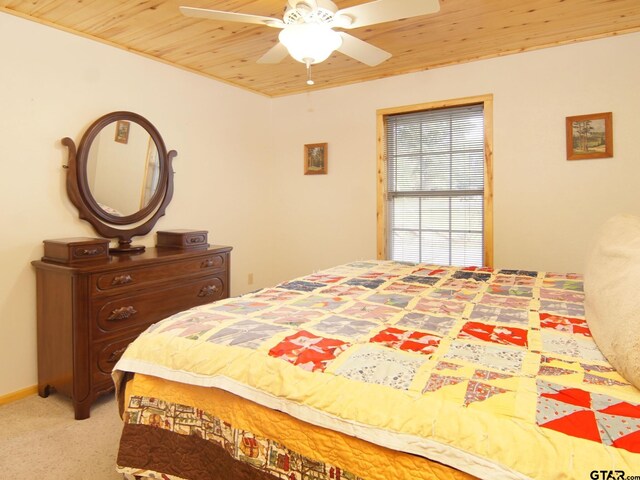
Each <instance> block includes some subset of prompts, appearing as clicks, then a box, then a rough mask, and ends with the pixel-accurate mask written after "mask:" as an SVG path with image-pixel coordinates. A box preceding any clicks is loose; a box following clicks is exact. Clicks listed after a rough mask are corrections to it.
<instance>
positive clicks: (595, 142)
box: [567, 112, 613, 160]
mask: <svg viewBox="0 0 640 480" xmlns="http://www.w3.org/2000/svg"><path fill="white" fill-rule="evenodd" d="M608 157H613V125H612V116H611V112H606V113H592V114H591V115H578V116H575V117H567V160H584V159H588V158H608Z"/></svg>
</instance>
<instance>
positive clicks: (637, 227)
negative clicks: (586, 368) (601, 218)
mask: <svg viewBox="0 0 640 480" xmlns="http://www.w3.org/2000/svg"><path fill="white" fill-rule="evenodd" d="M584 291H585V313H586V320H587V323H588V325H589V329H590V330H591V333H592V335H593V339H594V340H595V342H596V344H597V345H598V347H599V348H600V350H601V351H602V353H603V354H604V356H605V357H606V358H607V360H609V362H610V363H611V365H613V366H614V367H615V369H616V370H617V371H618V373H620V375H622V376H623V377H624V378H626V379H627V380H628V381H629V382H631V383H632V384H633V385H635V386H636V387H637V388H640V218H638V217H635V216H633V215H627V214H620V215H616V216H615V217H613V218H611V219H610V220H608V221H607V222H606V223H605V224H604V226H603V228H602V231H601V232H600V236H599V238H598V240H597V243H596V246H595V248H594V249H593V252H592V253H591V256H590V258H589V260H588V263H587V267H586V270H585V274H584Z"/></svg>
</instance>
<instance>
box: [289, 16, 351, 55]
mask: <svg viewBox="0 0 640 480" xmlns="http://www.w3.org/2000/svg"><path fill="white" fill-rule="evenodd" d="M278 38H279V40H280V42H282V44H283V45H284V46H285V47H287V50H288V51H289V55H291V56H292V57H293V58H294V59H296V60H297V61H298V62H300V63H305V64H308V63H311V64H316V63H320V62H324V61H325V60H326V59H327V58H329V56H330V55H331V54H332V53H333V52H334V51H335V50H337V49H338V48H340V47H341V46H342V37H341V36H340V34H339V33H338V32H335V31H333V30H332V29H331V28H329V27H327V26H326V25H320V24H317V23H302V24H296V25H287V26H286V27H285V28H284V29H283V30H282V31H281V32H280V35H279V37H278Z"/></svg>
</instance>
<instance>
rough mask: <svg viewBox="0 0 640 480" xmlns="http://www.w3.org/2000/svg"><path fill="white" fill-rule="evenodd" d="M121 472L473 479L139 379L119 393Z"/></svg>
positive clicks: (244, 406)
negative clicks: (121, 431) (121, 429)
mask: <svg viewBox="0 0 640 480" xmlns="http://www.w3.org/2000/svg"><path fill="white" fill-rule="evenodd" d="M120 392H121V398H120V401H121V402H122V403H121V406H122V409H123V410H122V411H123V412H124V414H123V420H124V422H125V425H124V429H123V433H122V437H121V440H120V449H119V453H118V460H117V462H118V471H120V472H121V473H123V474H125V475H126V476H127V477H129V478H134V477H135V478H155V479H158V478H164V479H188V480H244V479H247V480H248V479H251V480H275V479H278V480H388V479H391V478H393V479H394V480H436V479H437V480H462V479H464V480H468V479H472V478H474V477H472V476H470V475H468V474H466V473H464V472H461V471H459V470H456V469H453V468H451V467H448V466H446V465H443V464H441V463H437V462H433V461H430V460H428V459H426V458H423V457H419V456H415V455H411V454H407V453H403V452H398V451H395V450H391V449H388V448H384V447H381V446H378V445H375V444H372V443H369V442H366V441H364V440H360V439H358V438H355V437H351V436H349V435H345V434H341V433H338V432H335V431H332V430H328V429H325V428H322V427H318V426H315V425H311V424H308V423H305V422H302V421H300V420H297V419H295V418H293V417H291V416H289V415H287V414H285V413H282V412H279V411H276V410H271V409H269V408H266V407H263V406H261V405H258V404H256V403H254V402H251V401H249V400H245V399H243V398H241V397H238V396H236V395H233V394H230V393H228V392H225V391H222V390H219V389H215V388H205V387H196V386H193V385H183V384H179V383H174V382H171V381H167V380H163V379H159V378H156V377H149V376H145V375H135V376H134V377H133V379H131V380H130V381H129V382H127V385H126V389H124V392H123V389H121V390H120Z"/></svg>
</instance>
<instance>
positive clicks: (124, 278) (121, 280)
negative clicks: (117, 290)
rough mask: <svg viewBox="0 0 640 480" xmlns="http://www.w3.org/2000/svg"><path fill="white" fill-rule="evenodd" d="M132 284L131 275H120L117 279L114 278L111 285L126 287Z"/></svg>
mask: <svg viewBox="0 0 640 480" xmlns="http://www.w3.org/2000/svg"><path fill="white" fill-rule="evenodd" d="M131 282H133V278H132V277H131V275H129V274H125V275H118V276H117V277H113V280H112V281H111V285H126V284H127V283H131Z"/></svg>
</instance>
